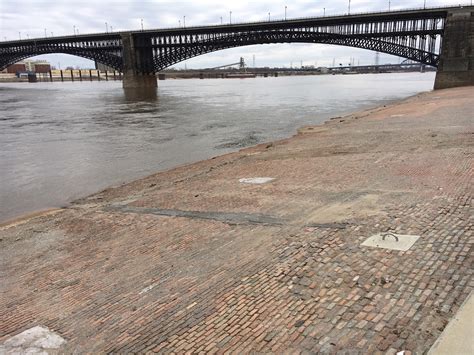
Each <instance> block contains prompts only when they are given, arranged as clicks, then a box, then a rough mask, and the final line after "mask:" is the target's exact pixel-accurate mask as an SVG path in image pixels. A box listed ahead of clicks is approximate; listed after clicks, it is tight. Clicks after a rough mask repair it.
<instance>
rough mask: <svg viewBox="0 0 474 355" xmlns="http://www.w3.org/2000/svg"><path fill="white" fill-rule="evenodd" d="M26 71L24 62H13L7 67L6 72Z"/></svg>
mask: <svg viewBox="0 0 474 355" xmlns="http://www.w3.org/2000/svg"><path fill="white" fill-rule="evenodd" d="M25 71H26V65H25V63H21V62H20V63H15V64H12V65H10V66H9V67H7V73H13V74H15V73H18V72H25Z"/></svg>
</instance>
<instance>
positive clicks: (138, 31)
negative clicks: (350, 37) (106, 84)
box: [0, 3, 474, 44]
mask: <svg viewBox="0 0 474 355" xmlns="http://www.w3.org/2000/svg"><path fill="white" fill-rule="evenodd" d="M464 7H473V6H472V5H471V4H470V3H469V4H468V3H465V4H459V5H456V6H430V7H414V8H407V9H397V10H390V11H389V10H383V11H371V12H354V13H350V14H348V13H344V14H340V15H330V16H308V17H294V18H289V19H284V18H278V19H273V20H272V19H270V20H269V21H247V22H235V23H227V24H214V25H198V26H186V27H163V28H156V29H149V30H143V31H142V30H129V31H114V32H95V33H88V34H81V35H65V36H56V37H30V38H28V39H22V40H9V41H0V43H2V44H8V43H9V42H11V43H18V42H29V41H32V40H33V41H35V40H48V39H55V40H60V39H62V38H65V39H66V38H67V39H70V38H72V37H75V38H78V39H79V40H80V39H85V38H90V37H94V36H104V34H105V35H110V36H114V35H115V36H117V35H120V34H121V33H129V32H132V33H155V32H166V31H177V30H180V31H182V30H196V29H205V28H219V27H229V26H235V27H239V26H246V25H258V24H269V23H287V22H294V21H308V20H321V19H325V20H331V19H337V18H344V17H352V16H353V17H356V16H365V15H383V14H396V13H406V12H411V11H421V10H424V11H432V10H450V9H459V8H464ZM473 8H474V7H473Z"/></svg>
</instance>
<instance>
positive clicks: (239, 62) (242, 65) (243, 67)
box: [207, 57, 246, 69]
mask: <svg viewBox="0 0 474 355" xmlns="http://www.w3.org/2000/svg"><path fill="white" fill-rule="evenodd" d="M233 65H238V66H239V69H245V66H246V65H245V60H244V57H240V61H238V62H237V63H232V64H225V65H219V66H218V67H213V68H207V69H220V68H226V67H231V66H233Z"/></svg>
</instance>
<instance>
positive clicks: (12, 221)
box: [0, 90, 433, 231]
mask: <svg viewBox="0 0 474 355" xmlns="http://www.w3.org/2000/svg"><path fill="white" fill-rule="evenodd" d="M431 92H433V90H431V91H423V92H420V93H417V94H414V95H411V96H408V97H405V98H403V99H399V100H397V99H394V100H391V101H390V102H389V103H387V104H385V105H379V106H374V107H370V108H367V109H363V110H359V111H354V112H352V113H348V114H346V115H343V116H335V117H331V118H328V119H327V120H326V121H323V122H321V123H320V124H318V125H304V126H301V127H299V128H297V129H296V132H295V133H294V134H293V135H291V136H288V137H285V138H281V139H277V140H274V141H268V142H262V143H258V144H256V145H252V146H248V147H245V148H240V149H239V150H236V151H233V152H229V153H224V154H221V155H216V156H213V157H210V158H208V159H204V160H199V161H195V162H191V163H185V164H180V165H176V166H173V167H171V168H169V169H165V170H159V171H156V172H154V173H151V174H148V175H146V176H143V177H141V178H138V179H134V180H130V181H125V182H123V183H120V184H117V185H110V186H108V187H106V188H104V189H100V190H99V191H96V192H94V193H92V194H88V195H85V196H83V197H79V198H77V199H74V200H72V201H68V202H67V203H66V205H64V206H57V207H45V208H41V209H38V210H33V211H30V212H25V213H21V214H19V215H17V216H14V217H11V218H7V219H5V220H3V221H2V220H0V231H1V230H2V229H5V228H9V227H10V225H11V226H14V225H16V224H17V223H26V222H27V221H28V220H30V219H33V218H36V217H41V216H42V215H48V214H50V213H59V212H61V211H62V210H66V209H68V208H70V207H71V206H73V205H74V204H75V203H76V202H81V201H83V200H86V199H88V198H90V197H93V196H95V195H97V194H100V193H102V192H104V191H107V190H109V189H116V188H120V187H122V186H125V185H128V184H132V183H134V182H138V181H141V180H146V179H149V178H150V177H152V176H155V175H157V174H160V173H164V172H167V171H171V170H174V169H177V168H184V167H186V166H188V165H194V164H198V163H200V162H202V161H206V160H213V159H215V158H217V157H221V156H226V155H229V154H234V153H238V152H241V151H245V150H246V149H253V148H257V147H260V146H266V145H268V144H271V145H273V144H276V143H279V142H284V141H287V140H289V139H292V138H293V137H295V136H297V135H299V134H305V133H315V132H317V131H321V130H323V129H324V126H325V125H327V124H329V123H331V122H333V121H336V120H347V119H359V118H362V117H365V116H368V115H370V114H372V113H374V112H378V111H380V110H384V109H387V108H389V107H392V106H396V105H398V104H402V103H403V102H405V101H407V100H411V99H414V98H417V97H419V96H422V95H426V94H428V93H431Z"/></svg>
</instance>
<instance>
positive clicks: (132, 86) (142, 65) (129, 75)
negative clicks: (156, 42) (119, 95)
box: [121, 33, 158, 96]
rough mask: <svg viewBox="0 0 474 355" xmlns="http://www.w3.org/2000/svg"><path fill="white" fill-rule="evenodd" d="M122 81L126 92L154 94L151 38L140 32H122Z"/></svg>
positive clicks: (154, 82) (154, 79)
mask: <svg viewBox="0 0 474 355" xmlns="http://www.w3.org/2000/svg"><path fill="white" fill-rule="evenodd" d="M121 36H122V44H123V63H124V70H123V74H124V75H123V81H122V86H123V88H124V90H125V92H126V94H127V93H128V94H131V95H134V96H135V95H140V94H143V95H145V96H152V95H153V94H154V95H156V88H157V86H158V84H157V80H156V79H157V78H156V75H155V73H154V69H153V50H152V47H151V38H149V37H146V36H142V35H140V34H132V33H125V34H122V35H121Z"/></svg>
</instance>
